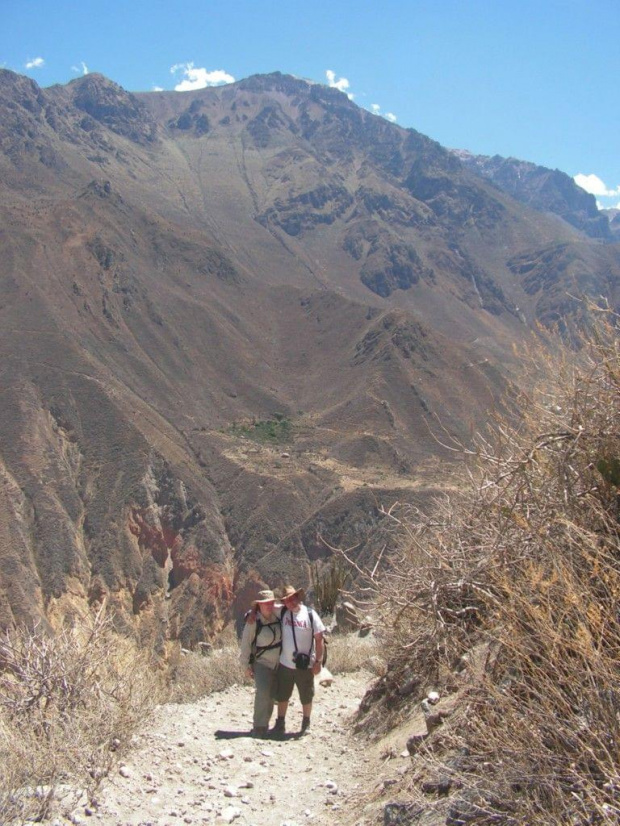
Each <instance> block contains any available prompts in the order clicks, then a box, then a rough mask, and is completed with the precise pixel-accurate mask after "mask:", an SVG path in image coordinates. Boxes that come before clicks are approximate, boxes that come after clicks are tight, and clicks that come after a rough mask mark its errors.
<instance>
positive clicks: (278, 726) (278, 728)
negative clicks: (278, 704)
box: [271, 717, 286, 737]
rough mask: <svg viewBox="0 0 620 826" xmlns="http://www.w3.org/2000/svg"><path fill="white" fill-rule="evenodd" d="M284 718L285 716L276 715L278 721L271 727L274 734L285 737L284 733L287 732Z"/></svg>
mask: <svg viewBox="0 0 620 826" xmlns="http://www.w3.org/2000/svg"><path fill="white" fill-rule="evenodd" d="M284 720H285V718H284V717H276V722H275V724H274V726H273V728H272V729H271V733H272V734H273V736H274V737H284V734H285V732H286V726H285V724H284Z"/></svg>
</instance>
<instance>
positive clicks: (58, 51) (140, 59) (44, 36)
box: [0, 0, 620, 206]
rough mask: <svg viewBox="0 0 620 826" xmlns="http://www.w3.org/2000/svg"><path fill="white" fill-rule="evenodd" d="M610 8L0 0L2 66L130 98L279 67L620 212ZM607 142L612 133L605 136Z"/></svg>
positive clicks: (564, 0)
mask: <svg viewBox="0 0 620 826" xmlns="http://www.w3.org/2000/svg"><path fill="white" fill-rule="evenodd" d="M619 42H620V0H375V1H374V2H366V0H357V2H353V0H333V2H326V0H303V2H297V0H286V1H285V0H228V1H227V2H226V0H224V2H222V0H217V1H216V0H194V2H192V3H187V2H180V0H177V2H168V0H148V1H147V0H107V2H101V0H81V2H74V1H73V0H0V66H3V67H4V68H7V69H11V70H13V71H16V72H20V73H22V74H25V75H27V76H29V77H31V78H33V79H34V80H36V81H37V83H39V84H40V85H41V86H49V85H51V84H53V83H66V82H68V81H69V80H71V79H73V78H75V77H77V76H79V75H81V74H84V73H86V72H101V73H102V74H104V75H106V76H107V77H109V78H110V79H111V80H114V81H116V82H117V83H119V84H120V85H121V86H123V87H124V88H126V89H128V90H130V91H149V90H154V89H156V88H161V89H166V90H171V89H174V88H176V87H181V88H186V87H187V88H189V87H193V88H196V87H197V86H198V85H201V84H202V85H206V84H215V83H221V82H230V80H231V79H234V80H241V79H242V78H244V77H248V76H249V75H252V74H257V73H262V72H271V71H281V72H285V73H290V74H294V75H297V76H299V77H305V78H308V79H311V80H314V81H318V82H321V83H331V84H332V85H336V86H338V87H339V88H341V89H342V90H343V91H346V92H347V93H348V94H349V95H352V96H353V100H354V101H355V103H357V104H359V105H360V106H363V107H365V108H367V109H369V110H371V111H375V112H376V113H378V114H380V115H382V116H383V117H387V118H388V119H392V120H395V121H396V122H397V123H398V124H400V125H401V126H404V127H413V128H414V129H417V130H419V131H420V132H423V133H424V134H426V135H429V136H430V137H431V138H434V139H435V140H437V141H439V142H440V143H442V144H443V145H444V146H448V147H453V148H459V149H468V150H470V151H472V152H474V153H476V154H484V155H493V154H499V155H504V156H512V157H517V158H521V159H523V160H528V161H533V162H535V163H538V164H542V165H543V166H548V167H551V168H558V169H561V170H563V171H564V172H567V173H568V174H569V175H573V176H576V175H581V176H583V177H582V178H579V179H578V180H579V182H581V184H582V185H584V187H586V188H588V189H589V190H590V191H593V192H594V194H596V195H597V198H598V200H599V202H600V203H601V204H602V205H604V206H616V205H620V151H619V148H618V133H619V132H620V130H619V128H618V127H619V122H620V108H619V106H618V92H617V90H618V87H619V81H618V78H619V77H620V47H619ZM614 136H615V137H614Z"/></svg>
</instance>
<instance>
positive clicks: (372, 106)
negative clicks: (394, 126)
mask: <svg viewBox="0 0 620 826" xmlns="http://www.w3.org/2000/svg"><path fill="white" fill-rule="evenodd" d="M370 111H371V112H372V113H373V115H379V117H381V118H385V119H386V120H389V122H390V123H396V115H393V114H392V113H391V112H386V113H385V115H384V114H382V112H381V107H380V106H379V104H378V103H371V104H370Z"/></svg>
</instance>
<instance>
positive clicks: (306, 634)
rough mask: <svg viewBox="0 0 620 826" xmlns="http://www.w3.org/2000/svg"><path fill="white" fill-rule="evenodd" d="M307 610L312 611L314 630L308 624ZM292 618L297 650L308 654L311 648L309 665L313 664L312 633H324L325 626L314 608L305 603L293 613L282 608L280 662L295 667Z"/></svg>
mask: <svg viewBox="0 0 620 826" xmlns="http://www.w3.org/2000/svg"><path fill="white" fill-rule="evenodd" d="M309 611H312V622H313V624H314V630H313V628H312V626H311V625H310V615H309ZM293 620H294V622H295V640H296V641H297V651H298V652H299V653H300V654H310V650H311V649H312V657H311V660H310V665H314V660H315V646H314V645H313V644H312V635H313V633H314V634H319V633H321V634H322V633H324V632H325V626H324V625H323V621H322V619H321V618H320V616H319V615H318V614H317V612H316V611H315V610H314V608H308V607H307V606H306V605H300V606H299V611H298V612H297V613H296V614H293V613H292V612H291V611H289V610H288V608H285V609H283V613H282V652H281V654H280V662H281V663H282V665H285V666H286V667H287V668H295V661H294V660H293V655H294V654H295V641H294V640H293V627H292V625H293Z"/></svg>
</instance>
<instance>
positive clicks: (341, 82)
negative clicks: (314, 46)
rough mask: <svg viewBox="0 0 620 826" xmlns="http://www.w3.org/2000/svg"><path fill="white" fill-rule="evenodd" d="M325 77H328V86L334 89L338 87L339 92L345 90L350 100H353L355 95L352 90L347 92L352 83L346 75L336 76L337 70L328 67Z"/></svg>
mask: <svg viewBox="0 0 620 826" xmlns="http://www.w3.org/2000/svg"><path fill="white" fill-rule="evenodd" d="M325 77H326V78H327V85H328V86H330V87H331V88H332V89H338V91H339V92H344V93H345V94H346V96H347V97H348V98H349V100H353V98H354V95H352V94H351V92H347V89H348V88H349V86H350V85H351V84H350V83H349V81H348V80H347V78H346V77H339V78H336V72H333V71H332V70H331V69H328V70H327V71H326V72H325Z"/></svg>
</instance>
